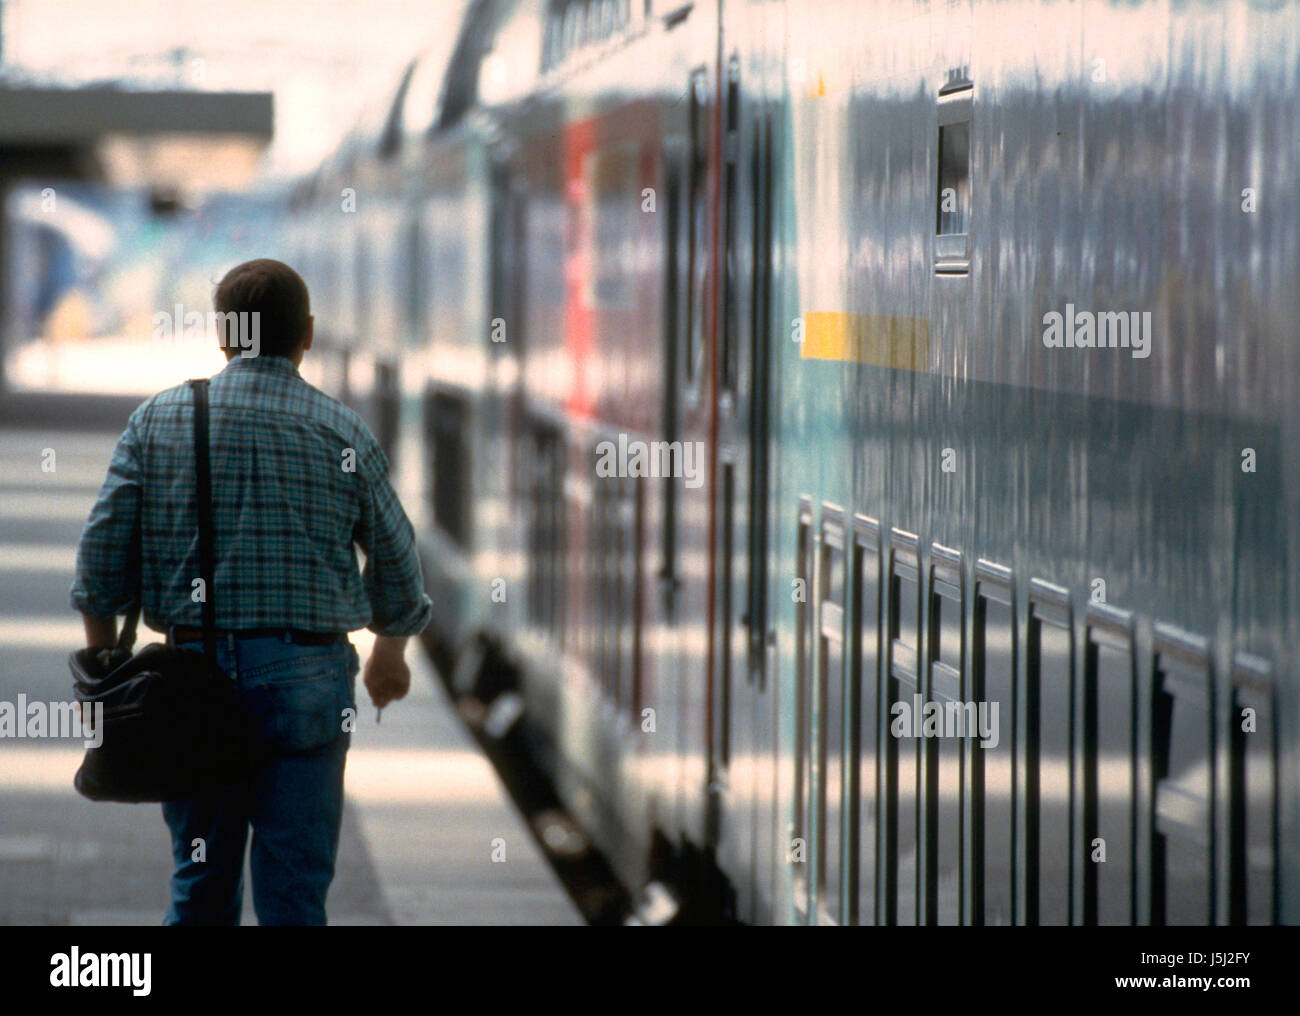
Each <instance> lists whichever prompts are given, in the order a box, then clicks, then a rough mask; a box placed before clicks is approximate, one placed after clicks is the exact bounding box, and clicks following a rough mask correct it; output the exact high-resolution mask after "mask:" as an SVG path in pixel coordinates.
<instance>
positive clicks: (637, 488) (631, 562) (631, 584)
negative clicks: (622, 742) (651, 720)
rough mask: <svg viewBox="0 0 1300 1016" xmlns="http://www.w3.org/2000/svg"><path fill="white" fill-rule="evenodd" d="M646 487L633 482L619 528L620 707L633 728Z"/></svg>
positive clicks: (637, 713) (637, 706) (637, 710)
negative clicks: (620, 580) (621, 607)
mask: <svg viewBox="0 0 1300 1016" xmlns="http://www.w3.org/2000/svg"><path fill="white" fill-rule="evenodd" d="M642 489H643V488H642V485H641V484H639V483H635V482H630V483H629V484H628V487H627V491H626V494H625V496H624V498H623V501H622V503H621V505H620V506H619V512H620V518H619V527H620V529H621V530H622V532H623V558H622V562H623V563H622V581H623V582H624V584H625V585H624V591H623V604H624V609H623V612H622V613H621V614H620V615H619V647H620V648H619V655H620V658H621V659H622V661H623V668H622V670H621V671H620V672H619V685H620V686H619V699H618V700H619V704H620V705H621V706H622V708H623V711H624V715H625V716H626V717H627V719H628V720H629V721H630V722H631V723H632V725H633V727H636V725H637V724H639V723H640V722H641V613H642V602H641V587H642V581H643V578H644V576H643V575H642V573H641V541H642V537H643V533H644V530H643V526H644V523H645V518H644V501H643V499H642V496H641V491H642Z"/></svg>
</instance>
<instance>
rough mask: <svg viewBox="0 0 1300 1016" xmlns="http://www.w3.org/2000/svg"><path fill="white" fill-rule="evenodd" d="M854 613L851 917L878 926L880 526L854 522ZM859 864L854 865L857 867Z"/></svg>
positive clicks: (872, 521)
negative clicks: (854, 861)
mask: <svg viewBox="0 0 1300 1016" xmlns="http://www.w3.org/2000/svg"><path fill="white" fill-rule="evenodd" d="M852 609H853V614H852V618H853V620H852V626H851V631H852V642H851V645H850V664H849V666H850V675H851V676H850V680H849V701H848V704H847V708H848V713H849V730H850V731H852V732H853V737H852V740H851V742H850V745H849V759H848V767H847V772H848V779H849V781H850V783H849V787H848V793H847V795H846V798H847V800H848V802H849V805H848V806H849V815H848V829H849V836H850V839H849V842H847V843H846V844H845V850H846V851H847V852H848V854H849V857H850V859H851V861H850V864H849V866H848V872H849V880H848V885H847V889H848V898H849V913H848V914H847V915H846V917H847V919H848V920H849V921H851V922H852V923H854V924H875V923H876V895H877V894H876V857H877V850H876V842H877V830H878V829H879V819H878V817H877V806H878V803H879V801H880V786H879V778H878V774H879V771H880V769H879V758H878V751H877V749H878V746H879V743H880V737H879V727H880V716H881V711H880V523H878V522H877V521H876V520H875V519H869V518H866V517H865V516H862V515H855V516H854V517H853V608H852ZM853 859H856V863H853Z"/></svg>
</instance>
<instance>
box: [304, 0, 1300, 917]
mask: <svg viewBox="0 0 1300 1016" xmlns="http://www.w3.org/2000/svg"><path fill="white" fill-rule="evenodd" d="M1298 14H1300V11H1298V10H1297V4H1295V3H1292V2H1265V0H1258V2H1245V0H1239V2H1233V3H1209V2H1194V3H1171V2H1168V0H1164V2H1156V0H1132V2H1130V0H1122V2H1121V0H1095V2H1088V3H1083V4H1038V3H1031V2H1000V3H992V2H982V0H969V2H963V3H949V2H947V0H932V2H913V0H907V2H904V0H896V2H890V0H876V2H871V3H852V2H841V3H830V2H816V3H814V2H808V3H795V2H783V0H767V2H759V0H719V2H716V3H701V2H696V3H689V2H681V0H667V2H665V0H631V2H629V0H546V2H541V0H538V2H518V3H512V2H492V0H474V2H471V3H470V4H469V5H468V7H467V9H466V12H465V15H464V20H463V23H462V24H461V26H460V29H459V34H458V37H457V39H456V42H455V45H454V47H453V49H452V54H451V57H450V59H449V60H443V59H441V58H437V57H435V56H433V55H425V56H421V57H419V58H417V59H415V60H414V61H413V62H412V63H411V65H410V66H409V67H408V68H407V70H406V73H405V74H404V75H403V77H402V79H401V81H400V83H399V85H398V87H397V88H396V90H395V92H394V94H393V95H392V96H391V97H390V99H389V101H388V102H387V103H386V104H385V106H384V107H383V108H381V109H378V110H377V112H376V114H375V116H374V117H373V118H372V119H370V120H369V121H367V122H366V123H364V124H363V125H362V127H361V128H360V129H359V130H358V131H357V132H356V133H355V134H354V135H353V136H352V137H351V138H350V139H349V141H348V142H347V144H345V145H344V146H343V147H342V148H341V149H340V151H339V152H338V153H337V154H336V156H335V157H334V158H332V159H331V160H330V161H329V162H328V163H326V164H325V165H324V166H322V167H321V169H320V171H319V172H318V173H317V174H315V175H314V176H313V177H312V178H311V179H310V180H308V181H305V182H304V183H303V185H302V186H301V187H300V188H299V189H298V191H297V193H296V194H295V197H294V200H293V202H292V206H291V208H290V209H289V211H288V214H287V216H286V238H287V239H286V242H287V246H288V249H287V251H286V254H287V256H289V257H291V258H294V259H296V261H297V262H298V263H299V264H300V266H301V267H302V270H303V273H304V275H305V277H306V278H307V280H308V282H309V284H310V286H311V287H312V292H313V299H314V300H315V302H316V313H317V319H318V322H319V325H318V335H320V336H321V340H320V341H319V342H318V345H319V346H320V347H321V349H322V354H321V356H320V357H319V359H318V368H317V369H318V371H319V374H318V378H319V380H320V381H321V383H322V384H324V385H326V386H328V387H331V388H332V389H333V390H335V391H338V392H339V393H340V394H342V395H343V396H344V397H346V398H348V399H349V400H351V401H353V402H354V403H355V404H357V405H358V406H359V407H360V408H361V409H362V410H363V411H364V412H365V413H366V414H367V416H368V417H369V419H370V420H371V421H372V423H373V424H374V425H375V427H376V429H377V430H378V431H379V433H380V434H381V437H382V439H383V441H384V444H385V447H386V449H387V450H388V451H389V454H390V457H391V458H392V463H393V468H394V473H395V476H396V477H397V478H398V483H399V489H400V490H401V491H402V493H403V495H404V498H405V503H406V504H407V505H408V507H409V510H410V511H411V514H412V517H413V520H414V522H415V524H416V526H417V529H418V531H419V533H420V536H421V541H422V546H423V553H424V559H425V568H426V578H427V581H428V584H429V587H430V591H431V593H432V595H433V598H434V601H435V604H436V606H437V615H436V618H435V621H434V626H433V631H434V635H435V642H436V645H437V646H438V648H439V655H440V658H441V661H442V663H443V665H444V666H447V667H450V668H454V670H455V672H456V675H457V677H456V679H457V681H458V683H459V686H460V687H462V688H465V689H468V688H471V687H474V688H477V689H478V690H479V691H480V692H481V693H483V694H488V695H491V694H496V693H499V692H504V691H509V692H511V693H512V694H516V695H518V696H519V697H520V701H521V703H522V705H523V707H524V708H523V714H522V720H521V721H520V722H521V728H522V730H523V731H524V732H525V734H526V743H527V744H528V745H529V750H530V751H531V752H533V753H534V755H535V758H536V759H537V761H538V762H539V763H540V764H541V765H542V766H543V768H544V769H545V771H546V772H547V773H548V774H549V776H550V777H551V779H552V780H553V781H554V783H555V785H556V787H557V788H559V792H560V794H561V796H562V797H563V799H564V801H565V803H566V804H567V806H568V807H569V808H570V809H571V810H572V812H573V813H574V814H575V815H576V816H577V817H578V818H579V820H580V821H581V822H582V824H583V825H584V826H585V828H586V829H587V830H588V831H589V832H590V833H591V835H592V836H593V838H594V839H595V841H596V843H597V844H598V845H599V846H600V847H601V849H602V850H603V851H604V852H605V853H606V854H607V855H608V857H609V858H610V860H611V861H612V863H613V865H614V867H615V869H616V871H617V872H618V874H619V876H620V877H621V878H622V879H623V880H624V881H625V883H626V884H627V885H628V886H630V887H632V888H633V889H635V888H638V887H641V886H644V885H645V884H646V883H647V882H649V881H650V880H652V879H659V880H669V881H672V882H674V883H675V884H676V891H677V892H678V893H679V895H680V897H681V899H682V900H683V901H689V902H691V903H692V904H693V905H696V906H699V907H701V908H702V909H701V910H699V911H696V913H708V914H712V915H715V916H730V917H735V918H737V919H740V920H745V921H751V922H759V923H790V922H795V923H821V924H852V923H858V924H872V923H879V924H913V923H930V924H957V923H961V924H977V925H978V924H1092V923H1100V924H1160V923H1171V924H1174V923H1188V924H1217V923H1233V922H1251V923H1273V922H1286V923H1290V922H1295V921H1296V920H1297V919H1298V918H1300V891H1298V890H1297V883H1298V882H1300V809H1298V805H1300V785H1298V783H1297V780H1298V778H1300V776H1298V774H1300V766H1298V765H1297V738H1296V731H1297V730H1298V729H1300V695H1297V687H1296V682H1295V680H1294V677H1293V672H1292V671H1291V665H1290V664H1288V663H1287V660H1293V659H1295V658H1296V657H1297V650H1298V649H1300V623H1298V621H1297V612H1296V609H1295V605H1296V603H1297V602H1298V601H1297V585H1296V570H1295V567H1294V564H1293V562H1294V561H1295V560H1296V554H1297V549H1298V547H1300V543H1298V541H1300V510H1298V509H1300V504H1297V496H1298V494H1300V485H1298V482H1297V481H1298V480H1300V472H1298V470H1297V467H1298V463H1297V459H1296V456H1297V454H1298V453H1297V451H1296V450H1295V447H1294V442H1285V441H1283V435H1284V434H1285V433H1295V432H1296V424H1297V419H1298V416H1300V412H1298V411H1300V362H1298V357H1300V354H1298V353H1297V341H1296V340H1297V337H1298V336H1297V328H1296V324H1295V322H1296V321H1297V320H1300V305H1298V301H1300V296H1298V294H1300V286H1298V285H1297V282H1300V278H1298V276H1297V266H1298V264H1300V237H1298V234H1297V229H1296V222H1297V214H1296V201H1297V193H1298V191H1297V186H1296V185H1297V160H1298V159H1300V150H1298V148H1297V145H1296V138H1297V137H1300V122H1297V121H1298V119H1300V103H1298V102H1297V76H1298V75H1300V60H1298V59H1297V56H1298V54H1300V17H1298V16H1297V15H1298ZM489 674H490V675H491V680H488V678H487V677H485V675H489ZM485 681H486V682H487V685H489V686H490V687H488V688H487V690H486V691H484V690H483V689H484V682H485Z"/></svg>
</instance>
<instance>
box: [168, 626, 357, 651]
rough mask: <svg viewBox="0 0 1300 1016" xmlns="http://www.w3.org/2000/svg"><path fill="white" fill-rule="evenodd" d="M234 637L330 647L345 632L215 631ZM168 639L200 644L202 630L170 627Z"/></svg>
mask: <svg viewBox="0 0 1300 1016" xmlns="http://www.w3.org/2000/svg"><path fill="white" fill-rule="evenodd" d="M229 635H234V636H235V638H237V639H267V638H276V639H285V638H286V637H287V641H289V642H292V643H293V644H294V645H298V646H331V645H333V644H334V643H335V642H339V641H341V640H342V639H344V638H346V633H345V632H337V631H301V630H299V629H297V628H245V629H242V630H241V631H234V632H231V631H222V630H221V629H217V638H218V639H223V638H226V637H227V636H229ZM168 638H169V639H170V640H171V641H172V642H173V643H177V642H202V641H203V629H202V628H189V627H186V626H185V625H180V624H178V625H172V627H171V628H170V629H169V630H168Z"/></svg>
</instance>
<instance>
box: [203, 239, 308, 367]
mask: <svg viewBox="0 0 1300 1016" xmlns="http://www.w3.org/2000/svg"><path fill="white" fill-rule="evenodd" d="M213 303H214V304H215V306H216V310H217V313H219V314H222V315H227V317H226V318H225V321H226V325H225V327H224V329H223V333H224V334H223V338H222V345H223V346H224V348H225V353H226V356H227V357H230V356H233V355H234V354H235V353H238V352H239V351H240V343H239V342H238V341H237V339H236V337H235V334H233V330H234V329H235V328H238V329H239V330H240V331H244V330H245V329H247V328H248V327H249V326H248V324H246V323H245V319H244V318H242V317H238V318H237V317H232V316H229V315H243V314H247V315H249V319H251V320H252V321H255V322H256V324H255V325H253V327H255V328H256V329H257V334H258V335H259V336H260V349H261V352H262V353H263V354H264V355H266V356H292V355H293V354H294V352H295V351H296V350H297V349H298V347H299V346H300V345H302V342H303V339H304V338H305V337H306V335H307V325H308V321H309V320H310V317H311V303H310V299H309V297H308V294H307V284H306V283H305V282H303V281H302V278H301V277H300V276H299V275H298V273H297V272H295V271H294V270H293V269H292V268H290V267H289V266H288V265H286V264H284V263H283V262H281V261H272V260H271V259H270V258H258V259H257V260H255V261H245V262H244V263H243V264H242V265H236V266H235V267H234V268H232V269H230V271H228V272H227V273H226V275H225V278H223V279H222V280H221V281H220V282H219V283H217V291H216V294H215V296H214V297H213ZM254 314H256V315H257V317H256V318H252V315H254ZM244 344H245V345H246V343H244Z"/></svg>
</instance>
